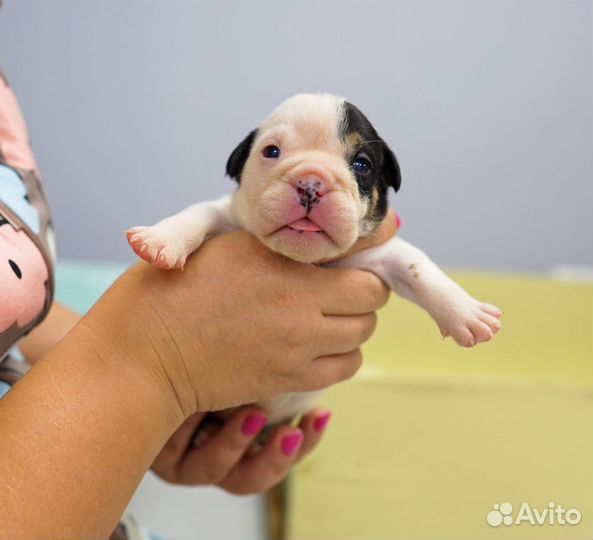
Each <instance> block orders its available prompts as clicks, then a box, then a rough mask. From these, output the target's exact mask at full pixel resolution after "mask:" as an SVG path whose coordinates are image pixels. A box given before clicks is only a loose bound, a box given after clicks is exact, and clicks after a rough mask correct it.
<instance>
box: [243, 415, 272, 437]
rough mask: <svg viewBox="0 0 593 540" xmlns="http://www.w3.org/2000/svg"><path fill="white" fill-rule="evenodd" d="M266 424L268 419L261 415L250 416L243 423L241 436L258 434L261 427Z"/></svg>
mask: <svg viewBox="0 0 593 540" xmlns="http://www.w3.org/2000/svg"><path fill="white" fill-rule="evenodd" d="M267 423H268V419H267V418H266V417H265V416H263V415H261V414H250V415H249V416H248V417H247V418H246V419H245V421H244V422H243V427H242V428H241V431H242V432H243V435H247V436H248V437H251V436H252V435H255V434H256V433H259V432H260V431H261V430H262V429H263V427H264V426H265V425H266V424H267Z"/></svg>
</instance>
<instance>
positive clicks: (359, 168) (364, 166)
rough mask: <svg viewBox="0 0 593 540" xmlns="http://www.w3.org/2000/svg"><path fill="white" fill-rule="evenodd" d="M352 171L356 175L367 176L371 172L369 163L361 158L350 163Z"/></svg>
mask: <svg viewBox="0 0 593 540" xmlns="http://www.w3.org/2000/svg"><path fill="white" fill-rule="evenodd" d="M352 170H353V171H354V172H355V173H358V174H367V173H369V172H370V171H371V162H370V161H369V160H368V159H365V158H363V157H357V158H356V159H355V160H354V161H353V162H352Z"/></svg>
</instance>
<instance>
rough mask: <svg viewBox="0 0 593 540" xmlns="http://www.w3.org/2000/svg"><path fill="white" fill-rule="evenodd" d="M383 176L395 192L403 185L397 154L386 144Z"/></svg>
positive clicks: (382, 169) (384, 147)
mask: <svg viewBox="0 0 593 540" xmlns="http://www.w3.org/2000/svg"><path fill="white" fill-rule="evenodd" d="M381 174H382V175H383V180H384V181H385V183H386V184H387V185H388V186H391V187H392V188H393V189H394V190H395V191H397V190H398V189H399V187H400V186H401V183H402V175H401V172H400V170H399V163H398V162H397V159H396V157H395V154H394V153H393V152H392V151H391V149H390V148H389V146H387V145H386V144H385V143H383V163H382V165H381Z"/></svg>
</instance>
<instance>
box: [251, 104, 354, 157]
mask: <svg viewBox="0 0 593 540" xmlns="http://www.w3.org/2000/svg"><path fill="white" fill-rule="evenodd" d="M344 103H345V101H344V99H343V98H340V97H337V96H333V95H330V94H299V95H297V96H294V97H292V98H289V99H287V100H286V101H284V102H283V103H281V104H280V105H279V106H278V107H277V108H276V109H275V110H274V111H273V112H272V114H271V115H270V116H269V117H268V118H266V120H264V122H263V123H262V125H261V126H260V129H259V131H260V134H261V136H262V137H266V138H270V139H273V140H275V141H276V142H278V143H280V144H283V145H290V146H291V147H296V148H307V149H311V150H323V151H325V152H332V153H334V152H335V153H340V154H342V153H343V148H344V147H343V143H344V133H343V127H344Z"/></svg>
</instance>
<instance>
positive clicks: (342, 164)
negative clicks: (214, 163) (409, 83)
mask: <svg viewBox="0 0 593 540" xmlns="http://www.w3.org/2000/svg"><path fill="white" fill-rule="evenodd" d="M226 172H227V174H228V175H229V176H230V177H232V178H234V179H235V180H236V181H237V182H238V187H237V189H235V191H234V192H233V194H232V195H231V196H227V197H224V198H222V199H219V200H217V201H212V202H202V203H198V204H196V205H194V206H191V207H189V208H187V209H185V210H183V211H182V212H180V213H179V214H176V215H174V216H172V217H169V218H166V219H164V220H162V221H160V222H159V223H157V224H156V225H153V226H152V227H134V228H132V229H130V230H129V231H128V241H129V242H130V245H131V246H132V248H133V249H134V251H136V253H137V254H138V255H139V256H140V257H142V258H143V259H146V260H147V261H149V262H151V263H153V264H155V265H157V266H159V267H160V268H183V265H184V263H185V260H186V258H187V257H188V256H189V255H190V254H191V253H192V252H193V251H195V250H196V249H198V248H199V247H200V245H201V244H202V242H203V241H204V239H205V238H208V237H211V236H214V235H218V234H221V233H223V232H227V231H230V230H233V229H237V228H243V229H245V230H247V231H249V232H250V233H252V234H254V235H255V236H256V237H257V238H258V239H259V240H260V241H261V242H262V243H263V244H264V245H266V246H267V247H268V248H270V249H271V250H273V251H275V252H278V253H281V254H283V255H285V256H287V257H290V258H291V259H294V260H297V261H300V262H303V263H319V262H320V261H325V260H331V259H335V258H337V257H339V256H340V255H342V254H344V253H345V252H346V251H347V250H348V249H349V248H350V247H351V246H352V245H353V244H354V243H355V242H356V240H357V239H359V238H361V237H364V236H367V235H369V234H372V233H373V231H374V230H375V229H376V228H377V227H378V226H379V224H380V223H381V221H382V220H383V218H384V217H385V215H386V212H387V204H388V201H387V193H388V189H389V187H392V188H393V189H394V190H395V191H397V190H398V189H399V187H400V183H401V175H400V169H399V165H398V163H397V160H396V158H395V155H394V154H393V152H392V151H391V150H390V149H389V148H388V146H387V144H386V143H385V142H384V141H383V139H381V137H379V135H378V134H377V132H376V131H375V129H374V128H373V126H372V125H371V123H370V122H369V120H368V119H367V118H366V117H365V116H364V114H362V112H360V110H359V109H357V108H356V107H355V106H354V105H352V104H351V103H348V102H347V101H345V100H344V99H343V98H340V97H336V96H333V95H329V94H300V95H297V96H294V97H292V98H290V99H288V100H286V101H284V102H283V103H282V104H281V105H280V106H279V107H278V108H277V109H276V110H274V111H273V112H272V114H271V115H270V116H269V117H268V118H267V119H266V120H264V122H263V123H262V124H261V126H260V127H259V128H257V129H255V130H253V131H252V132H251V133H249V135H247V137H246V138H245V139H244V140H243V141H242V142H241V143H240V144H239V146H237V148H236V149H235V150H234V151H233V153H232V154H231V156H230V158H229V160H228V162H227V168H226ZM331 265H332V266H343V267H353V268H361V269H366V270H370V271H372V272H374V273H375V274H377V275H378V276H379V277H380V278H381V279H383V281H385V283H387V284H388V285H389V286H390V287H391V289H392V290H393V291H394V292H396V293H397V294H399V295H401V296H403V297H405V298H407V299H408V300H411V301H413V302H415V303H417V304H418V305H419V306H420V307H422V308H424V309H425V310H426V311H428V313H429V314H430V315H431V316H432V318H433V319H434V320H435V321H436V323H437V325H438V327H439V329H440V331H441V333H442V335H443V336H445V337H447V336H451V337H452V338H453V339H454V340H455V341H456V342H457V343H458V344H459V345H461V346H464V347H472V346H473V345H476V344H477V343H480V342H484V341H488V340H490V339H492V337H493V336H494V334H495V333H496V332H497V331H498V330H499V329H500V327H501V325H500V320H499V319H500V317H501V312H500V310H499V309H497V308H496V307H494V306H492V305H490V304H485V303H483V302H479V301H478V300H476V299H474V298H472V297H471V296H470V295H469V294H468V293H467V292H466V291H465V290H463V289H462V288H461V287H460V286H459V285H457V284H456V283H455V282H453V281H452V280H451V279H450V278H449V277H447V276H446V275H445V274H444V273H443V272H442V271H441V270H440V269H439V268H438V267H437V266H436V265H435V264H434V263H433V262H432V261H431V260H430V259H429V258H428V257H427V256H426V255H425V254H424V253H423V252H422V251H420V250H419V249H417V248H415V247H414V246H412V245H410V244H409V243H407V242H405V241H404V240H402V239H401V238H399V237H398V236H396V237H394V238H393V239H392V240H390V241H389V242H387V243H386V244H384V245H382V246H380V247H377V248H372V249H368V250H366V251H362V252H359V253H357V254H355V255H353V256H349V257H347V258H344V259H340V260H339V261H337V262H333V263H331ZM317 395H318V393H317V392H316V393H311V394H305V395H303V394H291V395H286V396H279V397H278V398H276V399H273V400H270V401H269V402H266V403H259V405H260V406H262V407H264V408H265V409H266V410H267V412H268V413H269V416H270V421H271V422H276V421H280V420H284V419H286V418H289V417H292V416H294V415H295V414H298V413H302V412H304V411H306V410H307V409H308V408H309V407H310V406H311V404H312V402H313V401H314V399H315V398H316V396H317Z"/></svg>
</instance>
